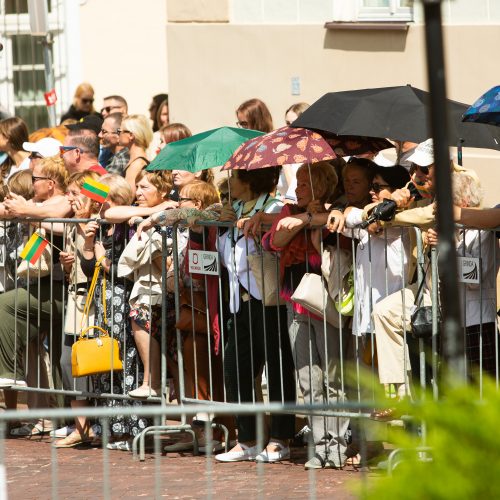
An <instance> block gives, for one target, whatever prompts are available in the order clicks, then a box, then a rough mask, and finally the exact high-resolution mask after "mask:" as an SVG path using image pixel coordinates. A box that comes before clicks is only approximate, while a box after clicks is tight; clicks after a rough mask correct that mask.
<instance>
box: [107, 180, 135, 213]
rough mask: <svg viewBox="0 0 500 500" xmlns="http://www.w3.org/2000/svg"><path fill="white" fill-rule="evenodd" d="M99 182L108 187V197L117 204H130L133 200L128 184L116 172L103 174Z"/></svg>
mask: <svg viewBox="0 0 500 500" xmlns="http://www.w3.org/2000/svg"><path fill="white" fill-rule="evenodd" d="M99 182H102V183H103V184H106V186H109V187H110V190H109V193H108V198H109V199H110V200H111V201H112V202H113V203H116V204H117V205H122V206H124V205H125V206H126V205H131V204H132V202H133V201H134V193H133V192H132V189H131V187H130V184H129V183H128V182H127V181H126V180H125V179H124V178H123V177H122V176H121V175H117V174H106V175H103V176H102V177H101V178H100V179H99Z"/></svg>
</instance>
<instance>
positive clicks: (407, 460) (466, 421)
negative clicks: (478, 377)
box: [360, 381, 500, 500]
mask: <svg viewBox="0 0 500 500" xmlns="http://www.w3.org/2000/svg"><path fill="white" fill-rule="evenodd" d="M478 395H479V390H478V388H477V386H476V387H474V386H467V387H464V386H461V387H457V388H454V389H450V390H449V391H448V392H447V393H446V395H445V396H442V399H441V400H440V401H433V400H432V399H430V398H428V400H427V401H426V402H424V403H420V404H417V405H415V404H414V405H411V406H410V405H408V408H406V410H405V413H406V414H408V415H414V416H415V418H416V420H417V421H423V422H425V423H426V429H427V436H426V440H425V443H423V441H422V438H421V437H420V436H419V435H417V433H416V432H410V431H409V432H401V431H399V432H394V433H393V435H392V436H391V437H390V441H391V442H393V443H395V444H396V447H398V448H406V449H409V450H414V449H415V448H417V447H419V446H422V445H423V444H425V445H426V446H429V447H430V448H431V452H430V454H431V456H432V461H427V462H426V461H422V460H419V456H418V453H416V452H414V451H409V452H408V453H405V455H404V461H402V462H401V463H400V464H399V465H398V466H397V467H396V468H395V470H394V471H393V475H392V476H386V475H384V477H381V478H374V479H370V480H369V482H368V488H367V490H365V491H363V492H361V493H360V496H361V498H364V499H377V500H380V499H384V500H386V499H392V498H397V499H404V500H413V499H415V500H417V499H418V500H422V499H454V500H461V499H464V500H465V499H467V500H470V499H487V498H497V497H499V496H500V425H499V422H500V392H499V391H497V389H496V388H495V385H494V383H492V382H490V381H485V382H484V391H483V399H482V400H479V396H478Z"/></svg>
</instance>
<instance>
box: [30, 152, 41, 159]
mask: <svg viewBox="0 0 500 500" xmlns="http://www.w3.org/2000/svg"><path fill="white" fill-rule="evenodd" d="M28 158H29V159H30V160H41V159H43V156H42V155H41V154H40V153H31V154H30V155H29V156H28Z"/></svg>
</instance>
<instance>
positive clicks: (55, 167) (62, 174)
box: [40, 156, 68, 192]
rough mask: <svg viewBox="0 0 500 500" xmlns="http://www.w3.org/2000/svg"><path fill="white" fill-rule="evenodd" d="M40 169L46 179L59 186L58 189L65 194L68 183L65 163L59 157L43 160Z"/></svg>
mask: <svg viewBox="0 0 500 500" xmlns="http://www.w3.org/2000/svg"><path fill="white" fill-rule="evenodd" d="M40 169H41V171H42V173H43V175H45V176H46V177H48V178H49V179H51V180H52V181H54V182H55V183H56V184H57V187H58V188H59V189H61V190H62V191H63V192H64V191H66V186H67V183H68V171H67V170H66V167H65V166H64V161H63V159H62V158H59V157H58V156H50V157H48V158H43V159H42V160H41V162H40Z"/></svg>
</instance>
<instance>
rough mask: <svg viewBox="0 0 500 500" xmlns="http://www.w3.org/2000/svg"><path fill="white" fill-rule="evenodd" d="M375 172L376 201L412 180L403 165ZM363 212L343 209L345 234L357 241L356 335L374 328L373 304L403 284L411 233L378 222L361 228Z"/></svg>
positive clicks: (352, 208)
mask: <svg viewBox="0 0 500 500" xmlns="http://www.w3.org/2000/svg"><path fill="white" fill-rule="evenodd" d="M374 172H375V176H374V177H373V182H372V184H371V187H370V196H371V201H372V202H373V203H374V204H378V203H380V202H382V201H383V200H384V199H390V197H391V193H392V192H393V191H394V190H395V189H399V188H402V187H404V186H405V185H406V184H407V183H408V182H409V180H410V174H409V173H408V171H407V170H406V169H405V168H404V167H402V166H400V165H395V166H394V167H375V168H374ZM368 206H369V207H370V206H373V205H368ZM363 212H364V210H363V209H361V208H357V207H354V206H349V207H347V208H346V210H345V212H344V215H345V218H346V220H345V224H346V229H345V230H344V234H345V235H346V236H348V237H350V238H354V239H356V240H357V241H358V245H357V248H356V264H355V266H356V269H355V285H354V289H355V299H354V300H355V304H356V307H355V309H354V319H353V326H352V333H353V335H357V336H363V335H365V334H367V333H371V332H372V331H373V327H372V324H371V311H372V308H373V306H374V305H375V304H376V303H377V302H378V301H379V300H380V299H382V298H384V297H385V296H386V295H389V294H391V293H393V292H395V291H396V290H399V289H400V288H402V287H403V286H404V284H403V277H404V275H405V271H404V268H405V267H406V264H407V262H408V259H407V252H408V245H409V238H408V233H407V232H406V231H402V230H401V229H399V228H388V229H387V230H386V231H385V232H383V230H382V229H381V227H380V226H379V225H378V223H373V224H371V225H370V226H368V228H367V229H366V230H365V229H360V228H359V224H360V223H361V222H362V221H363V219H362V217H363ZM386 248H387V250H386Z"/></svg>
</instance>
